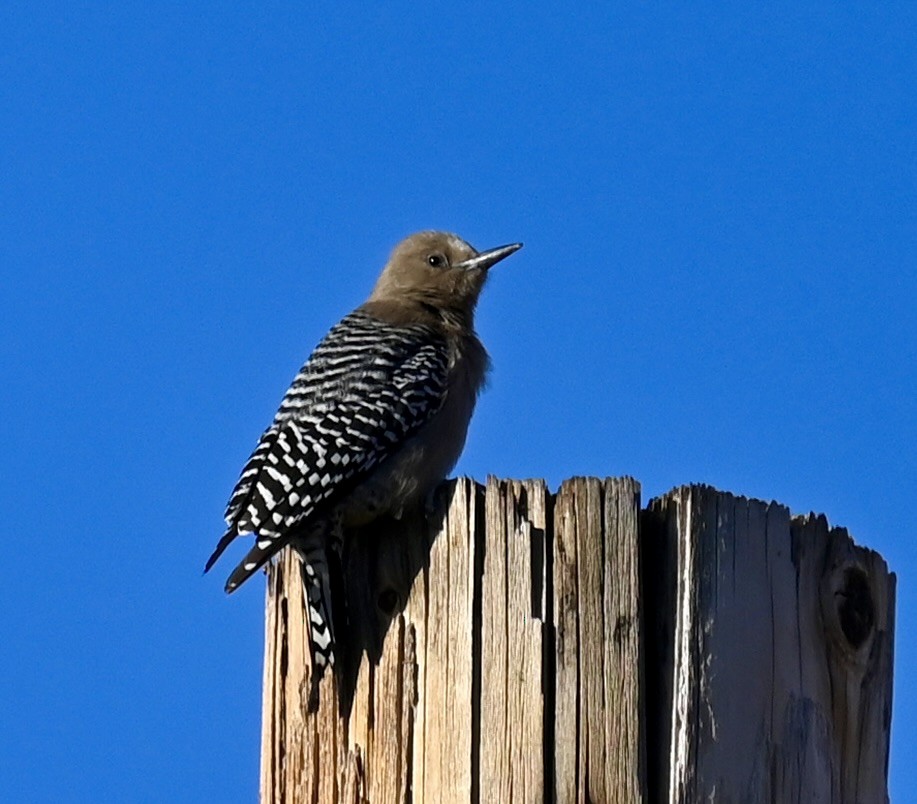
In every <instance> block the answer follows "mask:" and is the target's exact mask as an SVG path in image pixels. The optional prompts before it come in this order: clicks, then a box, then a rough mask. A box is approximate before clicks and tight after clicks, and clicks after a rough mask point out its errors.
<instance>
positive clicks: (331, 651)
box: [293, 534, 335, 712]
mask: <svg viewBox="0 0 917 804" xmlns="http://www.w3.org/2000/svg"><path fill="white" fill-rule="evenodd" d="M293 544H294V546H295V547H296V552H297V553H298V554H299V558H300V572H301V574H302V584H303V592H304V594H303V597H304V602H305V606H306V614H307V619H308V621H309V653H310V656H311V659H312V679H311V681H312V684H311V686H312V689H311V691H310V694H309V711H310V712H314V711H315V710H316V709H317V708H318V687H319V683H320V682H321V680H322V677H323V676H324V674H325V671H326V670H327V669H328V668H329V667H330V668H333V667H334V662H335V640H334V610H333V607H332V603H331V596H332V588H333V587H332V581H331V572H330V570H329V566H328V553H327V551H326V549H325V540H324V539H323V538H321V536H320V535H319V534H313V535H311V536H310V538H305V539H297V540H296V541H295V542H293Z"/></svg>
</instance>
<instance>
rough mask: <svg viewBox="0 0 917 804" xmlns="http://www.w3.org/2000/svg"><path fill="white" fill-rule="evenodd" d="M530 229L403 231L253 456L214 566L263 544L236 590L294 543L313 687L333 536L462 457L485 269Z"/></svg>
mask: <svg viewBox="0 0 917 804" xmlns="http://www.w3.org/2000/svg"><path fill="white" fill-rule="evenodd" d="M520 248H522V244H521V243H513V244H511V245H506V246H500V247H499V248H494V249H490V250H488V251H482V252H478V251H476V250H475V249H474V248H472V247H471V246H470V245H469V244H468V243H467V242H465V241H464V240H462V239H461V238H460V237H458V236H456V235H454V234H448V233H445V232H431V231H425V232H419V233H417V234H414V235H411V236H410V237H408V238H406V239H405V240H403V241H402V242H401V243H399V244H398V245H397V246H396V247H395V249H394V251H393V252H392V254H391V256H390V258H389V260H388V262H387V263H386V265H385V267H384V268H383V269H382V273H381V274H380V276H379V278H378V280H377V281H376V284H375V287H374V288H373V291H372V293H371V294H370V296H369V299H368V300H367V301H366V302H364V303H363V304H362V305H361V306H359V307H358V308H357V309H356V310H354V311H353V312H352V313H350V314H349V315H347V316H345V317H344V318H343V319H341V321H340V322H339V323H338V324H336V325H335V326H334V327H332V329H331V330H330V332H329V333H328V334H327V335H326V336H325V337H324V339H323V340H322V341H321V342H320V343H319V344H318V346H317V347H316V348H315V351H313V352H312V355H311V356H310V357H309V359H308V360H307V361H306V363H305V364H304V365H303V367H302V368H301V369H300V371H299V373H298V374H297V375H296V377H295V378H294V379H293V383H292V385H291V386H290V388H289V390H288V391H287V393H286V395H285V396H284V397H283V400H282V401H281V403H280V408H279V410H278V411H277V414H276V415H275V416H274V420H273V421H272V422H271V424H270V426H269V427H268V428H267V429H266V430H265V431H264V433H263V434H262V436H261V439H260V440H259V442H258V445H257V446H256V447H255V450H254V452H253V453H252V454H251V457H250V458H249V460H248V462H247V463H246V464H245V467H244V468H243V470H242V474H241V476H240V477H239V481H238V483H237V484H236V487H235V489H234V490H233V492H232V496H231V497H230V500H229V504H228V505H227V507H226V513H225V519H226V523H227V525H228V527H227V530H226V532H225V533H224V535H223V537H222V538H221V539H220V540H219V542H218V544H217V546H216V549H215V550H214V551H213V554H212V555H211V556H210V558H209V559H208V561H207V564H206V567H205V569H204V572H207V571H208V570H209V569H210V568H211V567H212V566H213V564H214V562H216V560H217V559H218V558H219V557H220V555H221V554H222V553H223V551H224V550H225V549H226V548H227V547H228V546H229V544H230V542H232V541H233V539H235V538H236V537H237V536H242V535H246V534H253V535H254V536H255V544H254V546H253V547H252V548H251V550H249V552H248V554H247V555H246V556H245V558H243V559H242V561H241V563H240V564H239V565H238V566H237V567H236V568H235V570H233V572H232V574H231V575H230V576H229V579H228V580H227V582H226V592H227V593H229V592H233V591H235V590H236V589H238V587H239V586H240V585H241V584H242V583H243V582H245V581H246V580H247V579H248V578H249V577H251V575H252V574H254V573H255V572H256V571H257V570H258V569H259V568H260V567H262V566H263V565H264V564H265V563H266V562H267V561H269V560H270V559H271V557H272V556H273V555H274V554H275V553H277V552H278V551H279V550H280V549H281V548H282V547H284V546H285V545H287V544H291V545H293V547H294V548H295V549H296V551H297V552H298V554H299V557H300V560H301V567H302V578H303V583H304V585H305V590H306V600H307V606H308V609H309V611H308V618H309V641H310V652H311V655H312V668H313V672H312V684H313V696H314V695H315V694H316V691H317V684H318V681H319V680H320V678H321V675H322V673H323V672H324V670H325V669H326V668H327V667H328V666H331V665H333V664H334V650H335V635H334V631H333V625H334V621H333V618H332V610H331V608H332V607H331V600H332V589H331V580H330V574H329V567H328V558H329V553H328V551H329V550H333V551H335V554H336V555H339V551H340V539H341V532H342V529H343V528H346V527H356V526H360V525H365V524H367V523H369V522H371V521H372V520H374V519H375V518H377V517H379V516H382V515H384V514H388V515H391V516H394V517H399V516H400V515H401V513H402V511H403V510H404V509H406V508H408V507H409V506H411V505H413V504H416V503H418V502H419V501H421V500H422V499H424V497H425V496H426V495H427V494H429V493H430V492H431V491H432V489H433V488H434V487H435V486H436V485H437V484H438V483H439V482H440V481H441V480H442V479H443V478H444V477H445V476H446V474H447V473H448V472H449V471H450V470H451V469H452V468H453V466H455V463H456V461H457V460H458V457H459V455H460V453H461V451H462V448H463V447H464V445H465V436H466V433H467V430H468V424H469V421H470V419H471V415H472V412H473V411H474V406H475V401H476V399H477V396H478V393H479V392H480V390H481V388H482V386H483V384H484V380H485V376H486V374H487V371H488V369H489V364H490V360H489V358H488V356H487V352H486V351H485V349H484V346H483V345H482V344H481V341H480V340H479V339H478V336H477V335H476V334H475V331H474V311H475V306H476V304H477V301H478V297H479V296H480V293H481V290H482V288H483V287H484V283H485V281H486V279H487V275H488V270H489V269H490V268H491V267H492V266H494V265H495V264H496V263H498V262H499V261H500V260H502V259H504V258H505V257H508V256H509V255H510V254H512V253H514V252H515V251H517V250H519V249H520Z"/></svg>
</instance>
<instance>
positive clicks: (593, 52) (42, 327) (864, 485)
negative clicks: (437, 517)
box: [0, 0, 917, 802]
mask: <svg viewBox="0 0 917 804" xmlns="http://www.w3.org/2000/svg"><path fill="white" fill-rule="evenodd" d="M307 6H308V7H305V6H304V5H303V4H283V3H273V2H267V3H259V4H250V5H249V4H239V3H237V4H225V3H203V2H194V0H192V2H188V3H181V4H179V3H162V4H155V5H153V4H149V5H140V4H135V3H131V2H122V3H116V4H93V3H46V4H38V5H36V4H30V5H26V4H17V3H11V4H5V5H4V6H3V8H2V9H0V176H2V179H0V271H2V277H3V278H2V282H0V295H2V299H3V310H4V311H5V315H4V316H3V317H2V319H0V364H2V366H3V376H4V379H5V382H3V384H2V390H0V443H2V446H3V450H2V462H3V464H2V466H3V471H2V474H3V483H2V487H0V495H2V501H3V510H4V514H5V523H4V525H5V528H4V529H5V533H6V544H7V552H6V555H7V561H8V564H9V566H8V568H7V571H6V573H5V578H4V583H3V584H2V586H0V606H2V611H3V612H4V616H3V618H2V622H0V644H2V645H3V654H4V656H3V660H2V662H0V687H2V689H3V691H4V694H3V695H2V696H0V758H2V759H0V789H3V790H4V791H5V792H6V794H7V795H8V796H9V800H11V801H36V802H45V801H48V802H50V801H74V802H83V801H86V802H90V801H91V802H99V801H143V802H146V801H149V802H161V801H170V802H177V801H195V802H197V801H252V800H254V799H255V796H256V790H257V783H258V743H259V728H260V725H259V724H260V711H259V707H260V687H261V650H262V608H263V600H262V595H263V588H262V585H261V584H260V583H259V582H254V583H250V584H248V585H247V586H246V587H244V588H243V589H242V590H241V591H240V592H239V593H238V594H237V595H235V596H233V597H232V598H230V599H226V598H225V597H224V595H223V594H222V581H223V575H224V573H223V572H222V570H223V569H227V570H228V568H229V567H228V566H227V567H223V566H222V565H221V571H220V572H217V573H215V575H214V576H213V577H211V576H208V577H206V578H203V579H202V578H201V574H200V571H201V567H202V565H203V562H204V560H205V559H206V558H207V556H208V555H209V552H210V550H211V548H212V546H213V544H214V542H215V540H216V538H217V537H218V536H219V535H220V533H221V524H222V523H221V515H222V510H223V505H224V503H225V501H226V498H227V496H228V494H229V492H230V490H231V488H232V486H233V484H234V482H235V480H236V477H237V472H238V470H239V468H240V467H241V464H242V462H243V461H244V460H245V458H246V457H247V455H248V453H249V451H250V449H251V448H252V447H253V445H254V442H255V440H256V439H257V437H258V435H259V433H260V431H261V429H262V428H263V426H264V425H265V424H266V423H267V421H268V420H269V418H270V417H271V415H272V414H273V411H274V409H275V407H276V404H277V402H278V401H279V398H280V396H281V394H282V393H283V391H284V390H285V388H286V385H287V383H288V382H289V380H290V378H291V377H292V375H293V373H294V372H295V371H296V369H297V368H298V366H299V365H300V363H301V361H302V360H303V359H304V358H305V356H306V355H307V354H308V352H309V350H310V349H311V348H312V346H314V344H315V343H316V342H317V340H318V339H319V338H320V337H321V336H322V335H323V334H324V332H325V331H326V330H327V329H328V327H329V326H330V325H331V324H333V323H334V322H335V321H336V320H337V319H338V318H339V317H340V316H341V315H342V314H344V313H346V312H348V311H349V310H350V309H351V308H352V307H354V306H355V305H356V304H358V303H360V302H361V301H362V299H363V298H364V296H365V295H366V294H367V292H368V290H369V289H370V287H371V284H372V282H373V279H374V277H375V274H376V272H377V270H378V269H379V267H380V266H381V265H382V263H383V262H384V260H385V258H386V256H387V253H388V251H389V249H390V248H391V246H392V245H393V244H394V243H395V242H396V241H397V240H399V239H400V238H401V237H402V236H404V235H406V234H408V233H410V232H412V231H415V230H417V229H421V228H445V229H450V230H454V231H456V232H458V233H459V234H461V235H462V236H464V237H465V238H467V239H468V240H470V241H471V242H472V243H474V244H475V245H477V246H478V247H479V248H483V247H488V246H493V245H498V244H502V243H506V242H512V241H515V240H522V241H524V242H525V244H526V247H525V249H524V250H523V251H522V252H520V253H519V254H517V255H516V256H514V257H513V258H512V259H510V260H508V261H507V262H505V263H503V264H501V265H500V266H499V268H498V269H495V271H494V275H493V277H492V281H491V283H490V285H489V287H488V288H487V290H486V292H485V294H484V297H483V299H482V302H481V306H480V312H479V321H478V329H479V331H480V333H481V335H482V337H483V339H484V341H485V342H486V343H487V345H488V347H489V349H490V352H491V354H492V357H493V361H494V372H493V375H492V380H491V384H490V388H489V390H488V392H487V393H486V394H485V396H484V397H483V398H482V400H481V403H480V405H479V409H478V413H477V415H476V418H475V420H474V422H473V424H472V427H471V431H470V435H469V443H468V446H467V449H466V451H465V454H464V456H463V458H462V460H461V462H460V464H459V466H458V469H457V471H458V472H460V473H465V474H470V475H473V476H475V477H477V478H479V479H483V478H484V477H485V476H486V475H487V474H488V473H494V474H497V475H500V476H508V477H545V478H547V479H548V481H549V482H550V483H551V484H552V485H554V486H556V485H557V484H558V483H559V482H560V481H561V480H562V479H563V478H565V477H568V476H570V475H573V474H595V475H603V476H604V475H621V474H630V475H633V476H635V477H637V478H638V479H639V480H640V481H641V482H642V483H643V490H644V498H645V499H649V497H651V496H653V495H655V494H659V493H662V492H664V491H666V490H668V489H669V488H670V487H672V486H674V485H677V484H681V483H686V482H707V483H712V484H715V485H717V486H719V487H721V488H723V489H728V490H731V491H733V492H737V493H741V494H745V495H749V496H755V497H760V498H764V499H771V498H774V499H777V500H780V501H781V502H784V503H786V504H788V505H789V506H790V507H791V509H792V510H793V511H795V512H799V513H803V512H807V511H809V510H815V511H821V512H824V513H826V514H827V515H828V516H829V517H830V519H831V521H832V522H833V523H835V524H840V525H844V526H846V527H848V528H850V530H851V532H852V533H853V534H854V536H855V538H856V539H857V540H858V541H859V542H860V543H862V544H866V545H869V546H870V547H872V548H874V549H876V550H878V551H879V552H881V553H882V554H883V555H884V556H885V558H886V559H887V560H888V562H889V563H890V565H891V567H892V569H893V570H894V571H896V572H897V573H898V582H899V598H898V624H899V627H898V633H897V645H896V664H897V670H896V689H895V709H894V732H893V748H892V764H891V792H892V800H893V801H903V800H905V799H906V797H907V792H906V791H912V790H913V789H914V788H915V787H917V766H915V764H914V763H913V761H911V759H910V758H911V757H912V756H913V752H914V748H915V745H917V691H915V688H914V685H913V682H912V679H913V676H914V671H915V664H917V644H915V640H914V636H913V632H914V629H913V623H914V622H915V621H917V585H915V573H917V544H915V538H914V536H915V532H914V531H915V528H914V524H913V522H912V520H911V517H910V514H909V511H910V508H911V505H910V501H911V499H912V497H913V494H914V491H915V489H917V461H915V454H917V401H915V400H917V317H915V314H914V300H915V297H917V265H915V254H917V7H915V6H914V5H913V4H905V3H883V4H881V7H878V8H857V9H854V8H842V7H840V6H839V4H838V5H837V6H835V5H834V4H827V3H816V4H802V5H801V4H799V3H768V4H751V3H746V4H741V6H740V7H737V8H719V9H718V10H716V11H714V10H712V9H711V10H703V9H698V8H696V7H691V8H688V7H685V6H684V5H683V4H667V3H666V4H653V5H652V6H650V5H648V4H625V5H619V6H616V7H615V8H610V7H609V6H610V4H599V5H595V4H582V5H580V6H577V7H573V8H571V7H569V6H561V5H557V4H549V3H531V4H516V5H514V6H510V5H509V4H489V3H488V4H485V3H465V4H462V5H461V6H456V4H454V3H433V4H425V5H423V6H417V7H415V6H412V5H410V4H405V3H402V2H397V1H396V2H389V3H386V4H384V6H383V5H380V6H379V7H377V8H371V9H367V8H366V6H365V5H362V4H355V5H350V4H347V3H334V4H307ZM694 6H696V4H694ZM234 556H235V553H234V554H233V557H234ZM229 563H231V561H230V562H227V564H229Z"/></svg>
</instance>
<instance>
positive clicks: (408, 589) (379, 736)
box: [261, 478, 895, 804]
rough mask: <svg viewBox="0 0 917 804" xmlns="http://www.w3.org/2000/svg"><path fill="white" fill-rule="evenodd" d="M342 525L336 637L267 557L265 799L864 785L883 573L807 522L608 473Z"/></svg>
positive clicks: (881, 773)
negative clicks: (344, 626) (342, 603)
mask: <svg viewBox="0 0 917 804" xmlns="http://www.w3.org/2000/svg"><path fill="white" fill-rule="evenodd" d="M438 499H439V505H438V508H437V511H436V513H435V514H434V515H433V516H432V517H429V518H424V517H422V516H420V515H417V516H416V517H415V518H413V519H409V520H406V521H403V522H397V523H396V522H388V523H381V524H380V525H378V526H376V527H374V528H372V529H367V530H365V531H361V532H354V533H352V534H349V536H348V541H349V542H350V544H351V545H352V549H351V550H350V551H349V552H348V553H346V554H345V556H344V572H345V575H346V576H347V579H348V589H349V590H350V596H349V598H348V600H347V609H348V613H349V619H350V624H351V629H352V632H351V633H349V637H348V638H349V640H351V641H353V643H354V644H355V645H356V650H355V654H358V655H352V656H346V657H343V659H342V662H343V664H344V667H343V671H344V672H343V673H342V674H341V676H340V677H341V679H342V682H341V684H340V685H339V684H338V683H337V682H336V681H335V680H334V679H332V678H331V677H330V675H328V676H326V678H325V679H324V680H323V681H322V688H321V700H320V707H319V711H318V712H317V713H316V714H315V715H309V714H308V713H307V706H306V705H307V698H308V693H309V682H308V678H309V672H310V669H309V666H308V658H307V650H306V634H305V626H304V620H303V601H302V592H301V587H300V581H299V571H298V567H297V564H296V559H295V557H294V556H292V555H291V554H290V553H289V551H285V552H284V553H283V555H282V557H281V560H280V561H279V563H277V564H276V565H274V566H272V567H271V569H270V570H269V572H268V591H267V623H266V645H265V650H266V652H265V673H264V721H263V738H262V775H261V799H262V801H263V802H266V803H267V802H270V803H271V804H280V802H284V804H293V803H294V802H326V801H327V802H337V801H341V802H373V804H375V803H376V802H412V803H413V804H420V803H422V802H452V801H455V802H471V801H474V802H486V803H489V802H529V801H534V802H539V801H558V802H574V801H576V802H644V801H646V802H663V801H670V802H695V801H705V802H706V801H724V802H731V801H755V802H757V801H761V802H810V801H818V802H821V801H824V802H843V803H844V804H846V802H864V804H865V803H866V802H869V803H870V804H871V802H882V801H887V793H886V772H887V758H888V739H889V731H890V717H891V691H892V649H893V644H892V638H893V625H894V591H895V587H894V575H891V574H890V573H889V572H888V569H887V567H886V565H885V563H884V561H883V560H882V558H881V557H880V556H879V555H878V554H876V553H874V552H872V551H870V550H866V549H864V548H858V547H855V546H854V544H853V542H852V541H851V539H850V538H849V537H848V536H847V534H846V532H845V531H842V530H838V529H829V528H828V525H827V522H826V521H825V519H824V518H823V517H814V516H809V517H808V518H805V519H791V518H790V515H789V512H788V511H787V509H786V508H784V507H783V506H780V505H778V504H776V503H771V504H765V503H761V502H757V501H749V500H746V499H744V498H739V497H734V496H732V495H730V494H724V493H720V492H717V491H715V490H713V489H711V488H709V487H703V486H690V487H683V488H679V489H676V490H675V491H673V492H671V493H669V494H667V495H665V496H664V497H662V498H660V499H657V500H653V501H651V503H650V504H649V506H648V507H647V509H646V510H644V511H642V512H641V510H640V492H639V486H638V484H637V483H636V482H635V481H633V480H631V479H629V478H625V479H607V480H604V481H600V480H596V479H593V478H576V479H573V480H570V481H567V482H565V483H564V484H563V485H562V486H561V488H560V490H559V491H558V492H557V494H556V495H552V494H550V493H548V491H547V490H546V488H545V485H544V483H543V482H541V481H525V482H515V481H499V480H495V479H490V480H489V481H488V483H487V486H486V488H484V487H481V486H479V485H477V484H475V483H474V482H473V481H470V480H467V479H462V480H458V481H452V482H450V483H446V484H444V485H443V486H442V487H441V489H440V490H439V494H438Z"/></svg>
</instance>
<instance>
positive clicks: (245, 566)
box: [208, 539, 284, 594]
mask: <svg viewBox="0 0 917 804" xmlns="http://www.w3.org/2000/svg"><path fill="white" fill-rule="evenodd" d="M283 545H284V542H283V540H281V539H271V540H267V539H265V540H261V539H259V540H258V541H257V542H256V543H255V546H254V547H252V549H251V550H249V551H248V553H247V554H246V556H245V558H243V559H242V561H241V562H240V563H239V566H237V567H236V568H235V569H234V570H233V571H232V575H230V576H229V578H228V579H227V580H226V593H227V594H229V593H230V592H235V591H236V589H238V588H239V587H240V586H241V585H242V584H243V583H245V581H247V580H248V579H249V578H251V576H252V575H254V574H255V573H256V572H257V571H258V570H259V569H261V567H263V566H264V565H265V564H266V563H267V562H268V561H270V559H271V558H272V557H273V555H274V554H275V553H276V552H277V551H278V550H280V548H281V547H283ZM218 549H219V548H218ZM210 563H211V564H212V561H211V562H210ZM208 569H209V565H208Z"/></svg>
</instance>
